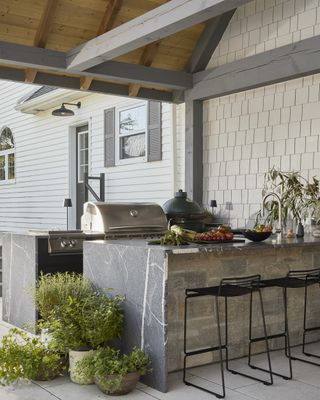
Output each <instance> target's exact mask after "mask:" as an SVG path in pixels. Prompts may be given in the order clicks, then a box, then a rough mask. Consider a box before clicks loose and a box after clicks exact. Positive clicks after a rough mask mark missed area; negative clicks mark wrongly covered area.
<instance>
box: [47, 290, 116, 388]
mask: <svg viewBox="0 0 320 400" xmlns="http://www.w3.org/2000/svg"><path fill="white" fill-rule="evenodd" d="M122 301H123V299H122V297H120V296H115V297H113V298H112V297H108V296H106V293H105V292H104V291H97V290H96V291H95V292H92V293H88V294H87V296H86V297H79V298H76V297H71V296H70V297H69V299H68V300H67V302H66V303H64V304H59V305H56V306H55V307H54V309H53V310H52V312H51V313H50V314H49V318H48V321H46V322H44V323H43V326H44V327H48V328H49V329H50V333H51V336H52V341H51V344H52V346H53V347H54V348H55V349H57V351H60V352H69V364H70V378H71V380H72V381H73V382H75V383H79V384H90V383H93V377H92V376H85V375H82V374H77V373H76V372H75V369H74V367H75V364H76V362H78V361H79V360H80V359H82V358H84V357H88V356H89V355H91V354H92V353H93V351H94V350H95V349H97V347H98V346H101V345H103V344H104V343H105V342H108V341H109V340H111V339H114V338H118V337H119V336H120V335H121V333H122V327H123V312H122V309H121V307H120V306H121V303H122Z"/></svg>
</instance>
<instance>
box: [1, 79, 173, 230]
mask: <svg viewBox="0 0 320 400" xmlns="http://www.w3.org/2000/svg"><path fill="white" fill-rule="evenodd" d="M33 89H34V86H28V85H23V84H17V83H12V82H6V81H0V110H1V111H0V127H1V126H5V125H7V126H9V127H10V128H11V129H12V132H13V134H14V140H15V157H16V178H15V182H14V183H2V182H0V231H23V230H26V229H36V228H40V229H41V228H43V229H45V228H61V229H64V228H65V227H66V209H65V208H63V207H62V202H63V199H64V198H66V197H70V187H71V182H70V176H69V172H70V171H69V168H70V153H71V150H70V148H69V146H70V144H69V139H70V135H71V134H70V132H71V129H72V128H71V127H74V126H76V125H80V124H82V123H88V125H89V132H90V142H89V173H90V175H94V176H98V175H99V174H100V173H102V172H104V173H105V174H106V181H105V187H106V193H105V195H106V200H107V201H126V200H128V201H155V202H158V203H159V204H162V203H163V202H164V201H166V200H167V199H168V198H170V197H172V195H173V191H174V183H173V175H172V170H173V167H172V163H173V161H172V160H173V157H172V123H173V119H172V118H173V113H172V107H173V106H171V105H169V104H163V106H162V160H161V161H155V162H143V163H135V164H128V165H118V166H115V167H111V168H105V167H104V110H105V109H107V108H110V107H123V106H127V105H132V104H134V103H135V100H131V99H125V98H120V97H115V96H106V95H99V94H93V95H88V96H86V97H82V98H81V99H80V100H81V104H82V105H81V109H80V110H75V116H73V117H70V118H58V117H53V116H52V115H51V112H52V109H51V110H47V111H43V112H39V113H38V114H36V115H29V114H24V113H21V112H19V111H16V110H15V109H14V107H15V106H16V104H17V101H18V100H19V99H20V98H21V97H22V96H24V95H25V94H27V93H29V92H30V91H31V90H33ZM93 186H94V187H95V188H97V187H98V185H97V182H95V183H94V184H93ZM73 200H74V202H75V199H73Z"/></svg>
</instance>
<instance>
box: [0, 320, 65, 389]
mask: <svg viewBox="0 0 320 400" xmlns="http://www.w3.org/2000/svg"><path fill="white" fill-rule="evenodd" d="M65 367H66V362H65V359H64V358H63V357H62V356H61V354H59V353H58V352H56V351H54V350H52V349H50V348H48V347H47V346H45V345H44V344H43V343H42V342H41V340H40V338H39V337H36V336H31V335H29V334H27V333H26V332H24V331H22V330H20V329H17V328H13V329H11V330H10V331H9V333H8V334H7V335H5V336H4V337H3V338H2V342H1V347H0V384H1V385H3V386H6V385H11V384H13V383H15V382H17V381H19V380H51V379H54V378H55V377H57V376H58V375H60V374H62V373H63V371H64V369H65Z"/></svg>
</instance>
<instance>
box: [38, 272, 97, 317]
mask: <svg viewBox="0 0 320 400" xmlns="http://www.w3.org/2000/svg"><path fill="white" fill-rule="evenodd" d="M94 291H95V288H94V286H93V285H92V283H91V282H90V281H89V279H87V278H85V277H83V276H82V275H80V274H76V273H74V272H57V273H55V274H46V275H43V274H42V275H41V276H40V278H39V280H38V282H37V285H36V290H35V292H34V293H33V297H34V302H35V305H36V309H37V311H38V312H39V314H40V316H41V318H42V319H43V320H48V319H49V316H50V314H51V312H52V310H53V308H54V307H56V306H59V305H61V304H66V303H67V302H68V300H69V297H72V298H77V299H79V298H86V297H87V296H88V295H90V294H92V293H93V292H94Z"/></svg>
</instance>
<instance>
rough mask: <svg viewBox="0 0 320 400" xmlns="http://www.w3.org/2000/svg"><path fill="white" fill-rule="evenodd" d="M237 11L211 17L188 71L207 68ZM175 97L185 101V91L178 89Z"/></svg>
mask: <svg viewBox="0 0 320 400" xmlns="http://www.w3.org/2000/svg"><path fill="white" fill-rule="evenodd" d="M235 11H236V9H233V10H230V11H227V12H225V13H224V14H221V15H218V16H217V17H214V18H211V19H210V20H209V21H208V22H207V24H206V27H205V28H204V30H203V31H202V33H201V35H200V38H199V40H198V42H197V44H196V45H195V47H194V49H193V52H192V54H191V57H190V58H189V60H188V62H187V65H186V67H185V71H186V72H189V73H191V74H194V73H196V72H199V71H203V70H205V69H206V67H207V65H208V63H209V61H210V59H211V57H212V56H213V53H214V52H215V50H216V48H217V47H218V45H219V43H220V41H221V39H222V36H223V34H224V32H225V31H226V29H227V27H228V25H229V22H230V20H231V18H232V17H233V14H234V13H235ZM174 98H175V100H177V101H183V100H184V92H183V91H176V92H175V93H174Z"/></svg>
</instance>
